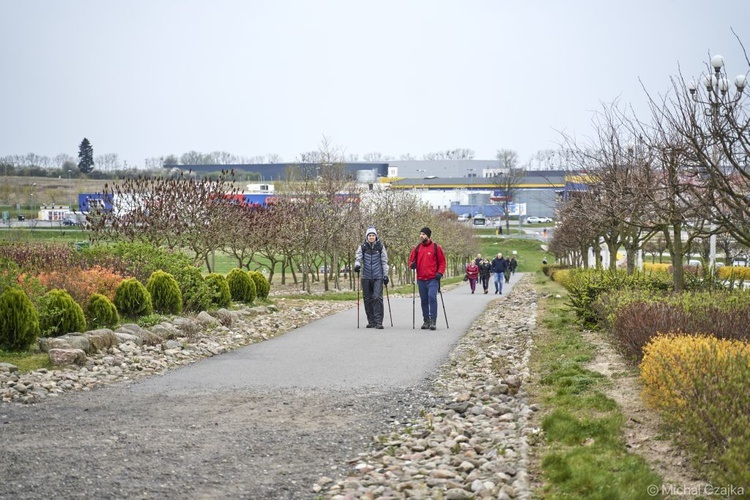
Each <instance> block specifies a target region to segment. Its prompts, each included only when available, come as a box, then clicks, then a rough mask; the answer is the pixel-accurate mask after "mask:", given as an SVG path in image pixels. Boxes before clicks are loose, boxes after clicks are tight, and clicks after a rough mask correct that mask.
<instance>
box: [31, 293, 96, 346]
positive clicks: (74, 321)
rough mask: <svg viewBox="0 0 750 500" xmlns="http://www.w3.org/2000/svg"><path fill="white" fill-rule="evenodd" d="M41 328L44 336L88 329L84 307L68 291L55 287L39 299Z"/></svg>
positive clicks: (56, 335) (54, 335) (55, 335)
mask: <svg viewBox="0 0 750 500" xmlns="http://www.w3.org/2000/svg"><path fill="white" fill-rule="evenodd" d="M39 328H40V329H41V331H42V336H44V337H59V336H60V335H65V334H66V333H70V332H85V331H86V316H85V315H84V314H83V309H82V308H81V306H80V305H78V303H77V302H76V301H75V300H73V297H71V296H70V294H69V293H68V292H66V291H65V290H60V289H57V288H56V289H53V290H50V291H49V292H47V293H45V294H44V296H43V297H42V298H41V300H40V301H39Z"/></svg>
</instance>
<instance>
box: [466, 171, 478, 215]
mask: <svg viewBox="0 0 750 500" xmlns="http://www.w3.org/2000/svg"><path fill="white" fill-rule="evenodd" d="M472 172H474V169H473V168H467V169H466V177H467V178H468V179H471V178H472V177H475V176H476V175H475V174H472ZM469 182H470V181H469ZM467 190H468V193H469V205H470V207H471V208H470V209H469V210H471V213H470V214H469V215H471V216H472V217H474V198H473V197H472V189H471V187H470V186H469V183H468V182H467Z"/></svg>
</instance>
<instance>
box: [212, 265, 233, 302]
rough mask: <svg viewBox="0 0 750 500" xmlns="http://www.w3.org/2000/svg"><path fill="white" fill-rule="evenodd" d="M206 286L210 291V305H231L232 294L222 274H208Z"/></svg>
mask: <svg viewBox="0 0 750 500" xmlns="http://www.w3.org/2000/svg"><path fill="white" fill-rule="evenodd" d="M206 284H207V285H208V287H209V288H210V289H211V303H212V304H213V305H215V306H216V307H227V306H229V304H231V303H232V292H230V291H229V283H228V282H227V279H226V277H224V275H223V274H219V273H210V274H208V275H207V276H206Z"/></svg>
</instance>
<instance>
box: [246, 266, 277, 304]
mask: <svg viewBox="0 0 750 500" xmlns="http://www.w3.org/2000/svg"><path fill="white" fill-rule="evenodd" d="M247 274H248V275H250V278H251V279H252V280H253V282H254V283H255V292H256V294H257V297H258V298H259V299H267V298H268V293H269V292H270V291H271V284H270V283H268V280H267V279H266V277H265V276H263V273H261V272H260V271H248V272H247Z"/></svg>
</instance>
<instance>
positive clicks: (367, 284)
mask: <svg viewBox="0 0 750 500" xmlns="http://www.w3.org/2000/svg"><path fill="white" fill-rule="evenodd" d="M362 301H363V302H364V303H365V314H366V315H367V323H368V324H370V325H382V324H383V280H382V279H364V278H362Z"/></svg>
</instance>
